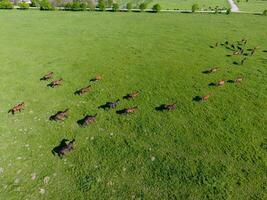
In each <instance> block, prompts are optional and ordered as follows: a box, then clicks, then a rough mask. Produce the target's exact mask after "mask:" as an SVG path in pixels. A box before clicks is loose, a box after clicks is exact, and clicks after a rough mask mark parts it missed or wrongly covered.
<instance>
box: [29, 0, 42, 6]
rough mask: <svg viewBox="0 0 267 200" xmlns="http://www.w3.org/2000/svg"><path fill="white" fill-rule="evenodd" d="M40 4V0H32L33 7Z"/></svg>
mask: <svg viewBox="0 0 267 200" xmlns="http://www.w3.org/2000/svg"><path fill="white" fill-rule="evenodd" d="M39 5H40V1H39V0H31V7H38V6H39Z"/></svg>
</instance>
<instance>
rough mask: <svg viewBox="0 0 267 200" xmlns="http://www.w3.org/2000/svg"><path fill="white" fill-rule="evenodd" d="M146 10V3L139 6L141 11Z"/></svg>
mask: <svg viewBox="0 0 267 200" xmlns="http://www.w3.org/2000/svg"><path fill="white" fill-rule="evenodd" d="M146 8H147V4H146V3H141V4H140V5H139V9H140V10H141V12H143V11H144V10H145V9H146Z"/></svg>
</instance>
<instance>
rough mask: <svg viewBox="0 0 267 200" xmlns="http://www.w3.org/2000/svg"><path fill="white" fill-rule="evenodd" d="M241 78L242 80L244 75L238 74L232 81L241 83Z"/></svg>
mask: <svg viewBox="0 0 267 200" xmlns="http://www.w3.org/2000/svg"><path fill="white" fill-rule="evenodd" d="M243 80H244V77H242V76H239V77H237V78H236V79H235V80H234V82H235V83H241V82H242V81H243Z"/></svg>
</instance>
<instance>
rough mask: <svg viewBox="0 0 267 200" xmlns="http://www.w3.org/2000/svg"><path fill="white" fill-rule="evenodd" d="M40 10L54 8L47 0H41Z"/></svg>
mask: <svg viewBox="0 0 267 200" xmlns="http://www.w3.org/2000/svg"><path fill="white" fill-rule="evenodd" d="M40 10H54V7H53V6H52V4H51V3H50V1H48V0H42V1H41V2H40Z"/></svg>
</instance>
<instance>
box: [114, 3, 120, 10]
mask: <svg viewBox="0 0 267 200" xmlns="http://www.w3.org/2000/svg"><path fill="white" fill-rule="evenodd" d="M112 10H113V11H114V12H117V11H118V10H119V4H117V3H113V4H112Z"/></svg>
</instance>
